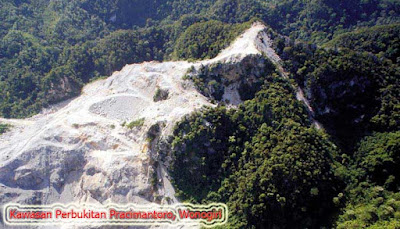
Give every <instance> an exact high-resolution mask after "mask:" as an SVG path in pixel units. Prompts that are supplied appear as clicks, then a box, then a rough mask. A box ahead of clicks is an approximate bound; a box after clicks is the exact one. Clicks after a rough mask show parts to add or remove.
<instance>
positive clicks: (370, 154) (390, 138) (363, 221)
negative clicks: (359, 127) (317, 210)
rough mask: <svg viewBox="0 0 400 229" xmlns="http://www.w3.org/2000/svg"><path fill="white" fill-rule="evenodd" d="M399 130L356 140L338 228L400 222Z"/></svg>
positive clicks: (386, 224) (397, 225) (383, 226)
mask: <svg viewBox="0 0 400 229" xmlns="http://www.w3.org/2000/svg"><path fill="white" fill-rule="evenodd" d="M399 144H400V132H399V131H397V132H387V133H375V134H373V135H371V136H368V137H365V138H364V139H363V140H362V141H361V142H360V144H359V147H358V149H357V151H356V152H355V155H354V158H355V159H354V163H352V165H351V167H350V169H349V172H348V173H347V177H348V178H347V179H349V181H348V187H347V195H348V197H347V198H348V202H347V204H346V206H345V208H344V209H343V210H342V214H341V215H340V216H339V218H338V222H337V225H338V228H364V227H373V228H398V227H399V226H400V224H399V222H400V192H399V191H400V186H399V174H400V170H399V163H400V151H399V148H400V147H399Z"/></svg>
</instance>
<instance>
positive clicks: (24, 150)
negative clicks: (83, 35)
mask: <svg viewBox="0 0 400 229" xmlns="http://www.w3.org/2000/svg"><path fill="white" fill-rule="evenodd" d="M264 30H265V26H264V25H262V24H259V23H256V24H254V25H253V26H252V27H251V28H250V29H249V30H247V31H246V32H245V33H244V34H243V35H241V36H240V37H239V38H238V39H236V41H235V42H234V43H233V44H232V45H231V46H230V47H228V48H227V49H225V50H224V51H222V52H221V54H220V55H218V56H217V57H216V58H214V59H211V60H205V61H200V62H196V63H189V62H185V61H180V62H163V63H159V62H146V63H142V64H132V65H127V66H125V67H124V68H123V69H122V70H121V71H119V72H115V73H114V74H113V75H112V76H111V77H109V78H107V79H105V80H99V81H96V82H93V83H91V84H89V85H87V86H86V87H85V88H84V89H83V91H82V94H81V96H79V97H77V98H75V99H72V100H69V101H66V102H64V103H61V104H59V105H57V106H54V107H52V108H49V109H47V110H45V111H43V112H42V113H41V114H39V115H37V116H35V117H33V118H30V119H25V120H5V119H1V121H2V122H7V123H11V124H13V126H14V127H13V129H12V130H11V131H9V132H7V133H5V134H3V135H1V136H0V205H1V204H5V203H8V202H14V203H15V202H17V203H25V204H44V205H45V204H52V203H56V202H57V203H70V202H75V203H83V202H91V203H101V204H106V203H109V202H113V203H127V202H130V203H140V204H144V203H150V202H160V201H161V202H162V203H167V202H169V203H173V202H176V201H177V200H176V199H175V197H174V190H173V187H172V186H171V184H170V181H169V179H168V175H167V171H166V169H165V166H164V165H163V162H162V161H158V160H159V158H158V156H157V152H153V151H154V148H155V147H153V146H152V144H154V141H157V140H158V139H159V138H163V137H164V136H168V135H169V134H171V131H172V127H173V126H174V124H175V123H176V122H177V121H178V120H180V119H181V118H182V117H183V116H184V115H186V114H189V113H191V112H193V111H195V110H196V109H199V108H201V107H202V106H204V105H207V106H214V105H212V104H211V103H210V102H209V101H208V99H207V98H206V97H204V96H203V95H202V94H200V93H199V92H198V91H196V90H195V89H194V86H193V85H192V84H191V83H190V82H188V81H185V80H183V79H182V77H183V76H184V75H185V74H186V72H187V71H188V69H190V68H191V67H194V68H199V67H200V66H202V65H203V66H205V65H211V64H216V63H221V64H227V65H229V66H231V65H234V64H240V63H241V61H242V60H243V59H244V58H246V57H247V56H249V55H260V54H261V53H264V54H265V55H266V56H268V57H269V58H271V59H274V61H279V57H277V56H276V54H275V52H274V51H273V50H272V48H271V47H270V44H269V43H268V42H269V39H268V37H267V35H266V33H265V32H263V31H264ZM232 81H234V79H233V80H232ZM158 88H161V89H163V90H167V91H168V98H167V99H165V100H160V101H157V102H154V100H153V97H154V94H155V92H156V90H157V89H158ZM224 99H229V100H232V103H233V104H234V105H236V104H238V103H240V102H241V101H240V98H238V92H237V85H236V84H235V82H232V84H231V85H228V86H227V87H226V88H225V94H224ZM140 118H144V124H143V125H142V126H138V127H134V128H132V129H129V128H126V127H124V126H122V125H121V124H122V123H123V122H125V121H126V122H130V121H133V120H138V119H140ZM155 124H157V125H159V132H157V133H155V134H154V133H153V134H154V136H153V137H152V138H151V139H150V140H149V136H148V130H149V129H150V127H152V126H154V125H155ZM155 162H157V163H158V166H154V165H155V164H157V163H155ZM154 173H156V174H157V183H158V184H157V185H154V184H152V182H151V180H152V177H153V174H154ZM167 197H168V198H167ZM167 200H168V201H167ZM0 226H1V225H0Z"/></svg>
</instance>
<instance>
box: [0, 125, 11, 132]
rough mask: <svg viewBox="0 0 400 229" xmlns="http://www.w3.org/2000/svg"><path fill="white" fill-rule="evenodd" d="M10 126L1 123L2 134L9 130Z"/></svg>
mask: <svg viewBox="0 0 400 229" xmlns="http://www.w3.org/2000/svg"><path fill="white" fill-rule="evenodd" d="M10 127H11V126H10V125H7V124H1V123H0V134H4V133H5V132H7V131H8V129H9V128H10Z"/></svg>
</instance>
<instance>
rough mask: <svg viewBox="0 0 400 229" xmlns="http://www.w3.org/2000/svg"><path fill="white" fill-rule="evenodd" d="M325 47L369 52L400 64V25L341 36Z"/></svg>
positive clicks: (375, 27)
mask: <svg viewBox="0 0 400 229" xmlns="http://www.w3.org/2000/svg"><path fill="white" fill-rule="evenodd" d="M324 46H325V47H331V48H349V49H352V50H355V51H360V52H363V51H367V52H371V53H374V54H377V55H378V57H384V58H387V59H390V60H392V61H393V62H394V63H398V64H399V63H400V24H394V25H385V26H374V27H371V28H364V29H360V30H357V31H355V32H349V33H344V34H341V35H339V36H337V37H335V38H334V39H332V40H331V41H329V42H328V43H327V44H325V45H324Z"/></svg>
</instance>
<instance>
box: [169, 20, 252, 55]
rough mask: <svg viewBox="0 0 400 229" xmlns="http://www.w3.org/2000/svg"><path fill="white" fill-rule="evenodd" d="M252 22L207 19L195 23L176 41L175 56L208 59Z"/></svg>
mask: <svg viewBox="0 0 400 229" xmlns="http://www.w3.org/2000/svg"><path fill="white" fill-rule="evenodd" d="M248 27H250V24H249V23H247V24H236V25H230V24H224V23H222V22H219V21H213V20H211V21H207V22H199V23H196V24H193V25H192V26H190V27H189V28H187V29H186V31H185V32H184V33H183V34H182V35H181V36H180V37H179V39H178V40H177V41H176V46H175V50H174V53H173V56H174V57H175V58H176V59H189V60H196V59H208V58H212V57H215V56H216V55H217V54H218V53H219V51H220V50H221V49H223V48H225V46H226V45H227V44H229V41H232V40H233V39H234V38H236V37H237V36H238V35H239V34H240V33H241V32H243V31H244V30H245V29H246V28H248Z"/></svg>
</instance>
